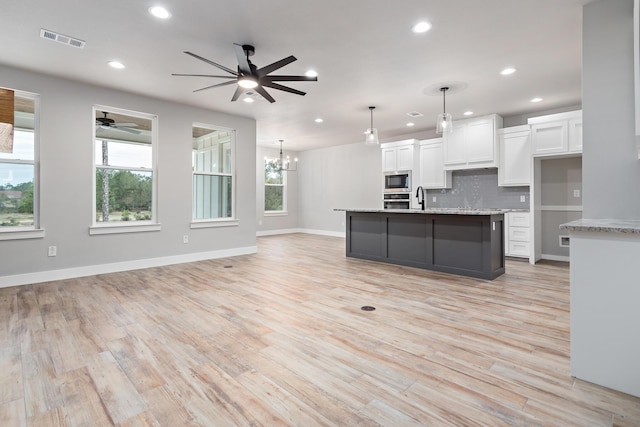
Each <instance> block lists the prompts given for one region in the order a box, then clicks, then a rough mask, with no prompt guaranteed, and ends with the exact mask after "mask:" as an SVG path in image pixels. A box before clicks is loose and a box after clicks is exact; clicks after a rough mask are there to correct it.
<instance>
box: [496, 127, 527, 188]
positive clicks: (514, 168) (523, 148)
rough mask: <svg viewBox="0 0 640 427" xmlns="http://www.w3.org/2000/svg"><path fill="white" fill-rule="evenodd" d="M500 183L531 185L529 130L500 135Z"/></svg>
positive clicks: (505, 184)
mask: <svg viewBox="0 0 640 427" xmlns="http://www.w3.org/2000/svg"><path fill="white" fill-rule="evenodd" d="M499 141H500V165H499V166H498V185H501V186H510V185H511V186H517V185H531V139H530V133H529V132H513V133H506V134H503V135H500V138H499Z"/></svg>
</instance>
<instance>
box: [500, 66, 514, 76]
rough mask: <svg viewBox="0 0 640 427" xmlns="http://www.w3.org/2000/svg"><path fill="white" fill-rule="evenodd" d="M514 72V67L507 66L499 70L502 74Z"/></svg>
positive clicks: (506, 74)
mask: <svg viewBox="0 0 640 427" xmlns="http://www.w3.org/2000/svg"><path fill="white" fill-rule="evenodd" d="M515 72H516V69H515V68H512V67H507V68H505V69H504V70H502V71H500V74H502V75H503V76H508V75H509V74H513V73H515Z"/></svg>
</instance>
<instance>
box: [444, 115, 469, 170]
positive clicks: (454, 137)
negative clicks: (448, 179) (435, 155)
mask: <svg viewBox="0 0 640 427" xmlns="http://www.w3.org/2000/svg"><path fill="white" fill-rule="evenodd" d="M465 131H466V126H465V125H464V124H456V123H455V122H454V123H453V131H451V133H447V134H445V136H444V138H443V141H444V164H445V166H460V165H466V164H467V156H466V154H465V146H464V143H465Z"/></svg>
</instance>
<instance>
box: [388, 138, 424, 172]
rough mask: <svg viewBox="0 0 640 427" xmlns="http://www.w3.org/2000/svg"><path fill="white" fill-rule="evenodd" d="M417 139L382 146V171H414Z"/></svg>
mask: <svg viewBox="0 0 640 427" xmlns="http://www.w3.org/2000/svg"><path fill="white" fill-rule="evenodd" d="M416 142H417V141H416V140H415V139H408V140H404V141H397V142H387V143H384V144H380V148H382V171H383V172H395V171H410V170H413V150H414V147H415V143H416Z"/></svg>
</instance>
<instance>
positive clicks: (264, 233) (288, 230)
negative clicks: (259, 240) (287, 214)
mask: <svg viewBox="0 0 640 427" xmlns="http://www.w3.org/2000/svg"><path fill="white" fill-rule="evenodd" d="M302 232H303V231H302V229H300V228H281V229H280V230H263V231H256V236H257V237H261V236H276V235H278V234H291V233H302Z"/></svg>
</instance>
